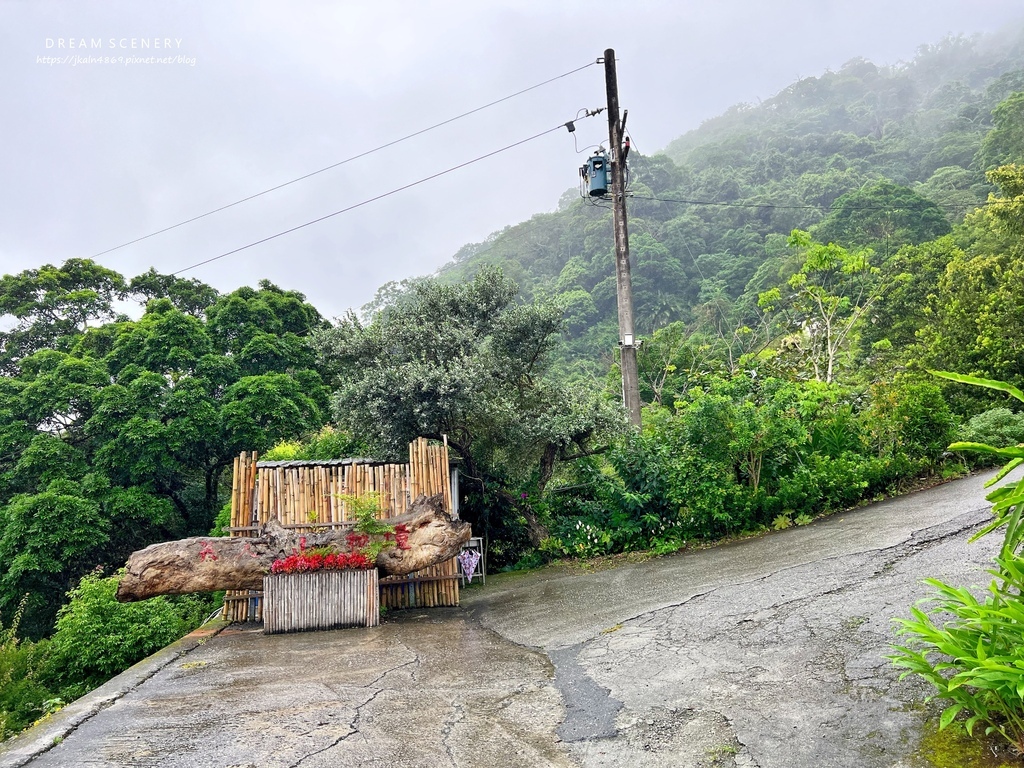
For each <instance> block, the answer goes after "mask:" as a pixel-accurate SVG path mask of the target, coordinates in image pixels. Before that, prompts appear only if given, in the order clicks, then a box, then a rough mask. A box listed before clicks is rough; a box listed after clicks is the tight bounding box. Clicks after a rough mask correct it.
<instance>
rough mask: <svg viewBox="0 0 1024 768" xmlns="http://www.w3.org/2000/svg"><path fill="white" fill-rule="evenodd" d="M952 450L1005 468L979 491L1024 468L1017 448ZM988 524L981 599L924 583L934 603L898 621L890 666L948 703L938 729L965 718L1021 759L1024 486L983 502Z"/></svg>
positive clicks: (990, 384)
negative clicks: (990, 566) (1002, 462)
mask: <svg viewBox="0 0 1024 768" xmlns="http://www.w3.org/2000/svg"><path fill="white" fill-rule="evenodd" d="M936 375H938V376H942V377H943V378H947V379H950V380H952V381H957V382H961V383H965V384H976V385H978V386H983V387H987V388H989V389H994V390H997V391H1001V392H1006V393H1008V394H1011V395H1013V396H1014V397H1016V398H1017V399H1018V400H1020V401H1021V402H1024V392H1021V391H1020V390H1018V389H1016V388H1015V387H1012V386H1009V385H1007V384H1003V383H1001V382H996V381H990V380H986V379H977V378H974V377H970V376H960V375H957V374H950V373H937V374H936ZM950 449H951V450H963V451H979V452H983V453H987V454H990V455H993V456H998V457H1001V458H1003V459H1008V460H1009V463H1008V464H1007V465H1006V466H1005V467H1004V468H1003V469H1002V470H1001V471H1000V472H999V474H998V475H996V477H995V478H993V479H992V480H990V481H989V482H988V483H987V484H986V487H989V486H992V485H996V484H998V483H999V482H1000V481H1001V480H1002V479H1003V478H1004V477H1005V476H1006V475H1007V474H1008V473H1009V472H1010V471H1011V470H1013V469H1014V468H1016V467H1018V466H1020V465H1021V464H1022V463H1024V447H1020V446H1014V447H1006V448H996V447H993V446H990V445H985V444H981V443H954V444H953V445H951V446H950ZM987 498H988V499H989V500H990V501H992V502H993V507H992V511H993V513H994V519H993V520H992V521H991V522H990V523H989V524H988V525H987V526H986V527H985V528H983V529H982V530H981V531H980V532H979V533H977V534H976V535H975V536H974V537H972V541H973V540H975V539H977V538H979V537H980V536H984V535H985V534H987V533H991V532H992V531H995V530H998V529H1004V533H1003V544H1002V547H1001V548H1000V552H999V555H998V557H997V558H996V561H995V565H996V567H995V569H994V570H992V571H991V573H992V574H993V575H994V576H995V577H996V578H995V579H994V580H993V581H992V582H991V584H990V585H989V588H988V591H987V593H986V594H985V595H984V596H983V599H978V598H977V597H975V595H974V594H972V593H971V592H970V591H969V590H967V589H965V588H962V587H960V588H957V587H952V586H950V585H948V584H944V583H943V582H941V581H938V580H937V579H929V580H928V583H929V584H931V585H932V587H933V588H934V589H935V591H936V595H934V596H933V597H931V598H928V599H926V600H925V601H922V603H921V604H919V607H915V608H913V609H912V616H913V617H912V618H910V619H898V620H897V621H898V623H899V630H898V633H899V635H900V636H901V638H903V640H904V643H903V645H895V646H893V649H894V650H895V654H893V655H892V656H891V657H890V658H891V659H892V661H893V663H894V664H896V665H897V666H899V667H903V668H904V669H905V670H906V671H905V672H904V673H903V675H902V677H905V676H906V675H909V674H915V675H918V676H919V677H922V678H923V679H925V680H927V681H928V682H929V683H931V684H932V685H933V686H934V687H935V690H936V693H935V696H936V697H939V698H942V699H946V700H947V701H949V702H951V703H950V705H949V706H948V707H947V708H946V709H945V711H943V713H942V716H941V717H940V719H939V728H940V729H942V728H945V727H946V726H948V725H949V724H950V723H951V722H952V721H953V719H954V718H955V717H956V716H957V715H958V714H960V713H961V712H965V713H966V714H967V715H968V718H967V722H966V728H967V731H968V733H971V734H972V735H973V729H974V727H975V726H976V725H978V724H979V723H980V724H982V725H984V727H985V733H986V734H991V733H998V734H1000V735H1001V736H1002V737H1004V738H1005V739H1006V740H1007V741H1009V742H1010V743H1011V744H1012V745H1013V746H1014V747H1015V748H1016V749H1017V751H1018V752H1019V751H1024V599H1022V594H1024V557H1022V556H1021V547H1022V544H1024V480H1021V481H1014V482H1011V483H1009V484H1006V485H1003V486H1002V487H999V488H997V489H996V490H995V491H992V492H991V493H989V495H988V497H987Z"/></svg>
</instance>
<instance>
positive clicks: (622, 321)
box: [604, 48, 640, 427]
mask: <svg viewBox="0 0 1024 768" xmlns="http://www.w3.org/2000/svg"><path fill="white" fill-rule="evenodd" d="M604 82H605V89H606V90H607V92H608V141H609V143H610V144H611V155H612V203H613V212H614V228H615V290H616V295H617V297H618V303H619V366H620V367H621V368H622V402H623V404H624V405H625V406H626V411H627V412H628V413H629V422H630V424H632V425H633V426H635V427H639V426H640V378H639V375H638V373H637V367H636V347H637V344H636V334H635V332H634V331H633V281H632V279H631V278H630V274H629V231H628V230H627V228H626V183H625V179H626V164H625V161H624V160H623V158H622V135H623V133H624V132H625V127H626V118H625V115H623V118H622V120H621V121H620V120H619V84H618V81H617V80H616V78H615V51H613V50H612V49H611V48H609V49H608V50H606V51H605V52H604Z"/></svg>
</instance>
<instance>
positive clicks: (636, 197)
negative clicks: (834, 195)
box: [630, 195, 990, 212]
mask: <svg viewBox="0 0 1024 768" xmlns="http://www.w3.org/2000/svg"><path fill="white" fill-rule="evenodd" d="M630 197H631V199H633V200H654V201H657V202H659V203H680V204H683V205H703V206H715V207H719V208H776V209H781V210H793V211H805V210H806V211H830V212H831V211H896V210H901V209H906V210H911V211H913V210H925V209H926V208H929V207H931V206H935V207H936V208H950V209H954V210H955V209H959V208H981V207H982V206H985V205H989V204H990V203H989V201H988V200H985V201H982V202H977V203H933V202H931V201H930V200H929V201H928V202H927V203H922V204H921V205H916V206H915V205H898V206H892V205H846V206H843V207H842V208H836V207H835V203H833V204H832V205H831V206H825V205H782V204H779V203H747V202H729V201H722V200H685V199H674V198H669V197H648V196H644V195H630Z"/></svg>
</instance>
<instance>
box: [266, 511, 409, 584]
mask: <svg viewBox="0 0 1024 768" xmlns="http://www.w3.org/2000/svg"><path fill="white" fill-rule="evenodd" d="M345 543H346V544H347V546H348V551H347V552H345V551H342V550H339V549H338V548H337V547H336V546H333V545H332V546H326V547H313V548H310V549H307V548H306V537H305V536H303V537H301V538H300V539H299V546H298V547H297V548H296V549H293V550H292V553H291V554H290V555H288V556H287V557H282V558H278V559H277V560H275V561H274V562H273V563H272V564H271V566H270V572H271V573H305V572H307V571H342V570H366V569H369V568H373V567H375V566H376V564H377V555H379V554H380V553H381V551H383V550H385V549H389V548H390V547H396V546H397V547H398V548H399V549H411V547H410V546H409V527H408V526H406V525H404V524H399V525H388V524H387V523H386V522H384V521H383V520H378V519H376V517H374V516H373V514H372V512H370V511H363V512H361V513H360V514H359V515H358V516H357V518H356V525H355V527H354V528H353V529H352V530H351V531H349V532H348V534H346V536H345Z"/></svg>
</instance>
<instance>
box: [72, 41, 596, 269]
mask: <svg viewBox="0 0 1024 768" xmlns="http://www.w3.org/2000/svg"><path fill="white" fill-rule="evenodd" d="M595 64H597V62H596V61H592V62H590V63H589V64H584V65H583V66H582V67H576V69H570V70H569V71H568V72H563V73H562V74H560V75H556V76H555V77H551V78H548V79H547V80H544V81H543V82H540V83H537V84H535V85H531V86H530V87H529V88H523V89H522V90H521V91H516V92H515V93H510V94H509V95H508V96H503V97H501V98H500V99H495V100H494V101H490V102H488V103H487V104H483V105H481V106H479V107H476V108H475V109H471V110H469V111H468V112H463V113H462V114H459V115H455V117H450V118H448V119H447V120H442V121H441V122H439V123H434V124H433V125H430V126H428V127H426V128H421V129H420V130H418V131H414V132H413V133H410V134H406V135H405V136H402V137H401V138H398V139H394V140H393V141H389V142H387V143H386V144H381V145H380V146H379V147H374V148H373V149H368V150H366V151H365V152H360V153H359V154H357V155H352V156H351V157H347V158H345V159H344V160H339V161H338V162H336V163H331V164H330V165H326V166H324V167H323V168H319V169H317V170H315V171H311V172H309V173H306V174H303V175H302V176H298V177H296V178H294V179H291V180H290V181H285V182H282V183H281V184H277V185H275V186H273V187H270V188H269V189H264V190H263V191H262V192H255V193H253V194H251V195H249V196H248V197H243V198H242V199H241V200H235V202H233V203H227V204H226V205H222V206H220V207H219V208H214V209H213V210H211V211H207V212H206V213H201V214H199V215H198V216H193V217H192V218H190V219H185V220H184V221H179V222H178V223H177V224H171V225H170V226H169V227H164V228H163V229H158V230H156V231H155V232H150V233H149V234H148V235H142V236H141V237H136V238H135V239H134V240H128V241H127V242H124V243H121V244H120V245H115V246H114V247H112V248H107V249H106V250H105V251H100V252H99V253H94V254H93V255H92V257H91V258H93V259H95V258H98V257H100V256H103V255H105V254H108V253H112V252H113V251H117V250H120V249H121V248H126V247H127V246H129V245H134V244H135V243H140V242H142V241H143V240H148V239H149V238H151V237H156V236H157V235H162V234H163V233H164V232H170V231H171V230H172V229H177V228H178V227H183V226H185V225H186V224H191V223H192V222H194V221H199V220H200V219H205V218H206V217H207V216H212V215H213V214H215V213H220V212H221V211H226V210H227V209H228V208H234V207H235V206H236V205H241V204H242V203H247V202H249V201H250V200H255V199H256V198H257V197H262V196H263V195H266V194H269V193H271V192H276V191H277V190H279V189H283V188H284V187H287V186H290V185H292V184H296V183H298V182H300V181H305V180H306V179H308V178H310V177H312V176H316V175H317V174H320V173H323V172H324V171H329V170H331V169H332V168H337V167H338V166H340V165H345V164H346V163H351V162H352V161H353V160H358V159H360V158H362V157H366V156H367V155H372V154H373V153H374V152H380V151H381V150H382V149H387V148H388V147H393V146H395V145H396V144H401V143H402V142H403V141H408V140H409V139H412V138H415V137H417V136H421V135H423V134H424V133H427V132H429V131H432V130H434V129H435V128H440V127H442V126H444V125H448V124H449V123H454V122H455V121H456V120H461V119H462V118H464V117H469V116H470V115H474V114H476V113H477V112H481V111H483V110H485V109H488V108H489V107H493V106H495V105H496V104H501V103H502V102H504V101H508V100H509V99H514V98H515V97H516V96H522V95H523V94H524V93H528V92H530V91H533V90H536V89H537V88H540V87H542V86H545V85H548V84H549V83H553V82H555V81H556V80H561V79H562V78H563V77H568V76H569V75H574V74H576V73H577V72H580V71H582V70H584V69H587V68H588V67H592V66H594V65H595Z"/></svg>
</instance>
